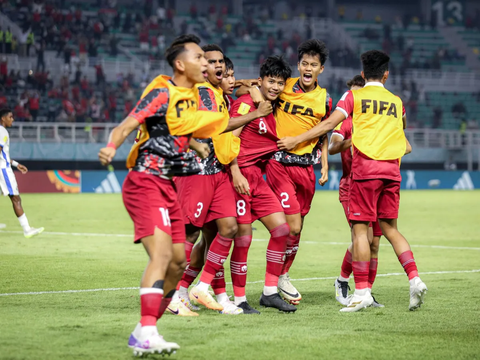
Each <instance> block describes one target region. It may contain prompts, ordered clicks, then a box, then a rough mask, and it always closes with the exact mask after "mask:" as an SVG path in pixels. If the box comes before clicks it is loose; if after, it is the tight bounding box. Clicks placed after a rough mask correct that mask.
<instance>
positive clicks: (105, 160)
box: [98, 147, 117, 166]
mask: <svg viewBox="0 0 480 360" xmlns="http://www.w3.org/2000/svg"><path fill="white" fill-rule="evenodd" d="M116 152H117V150H115V149H114V148H112V147H104V148H101V149H100V152H99V153H98V158H99V159H100V163H101V164H102V165H103V166H105V165H108V164H110V163H111V162H112V160H113V158H114V157H115V154H116Z"/></svg>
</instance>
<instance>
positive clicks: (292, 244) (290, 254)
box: [282, 234, 300, 275]
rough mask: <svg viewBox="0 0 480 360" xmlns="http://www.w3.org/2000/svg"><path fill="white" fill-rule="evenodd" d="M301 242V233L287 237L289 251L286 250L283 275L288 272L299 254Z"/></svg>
mask: <svg viewBox="0 0 480 360" xmlns="http://www.w3.org/2000/svg"><path fill="white" fill-rule="evenodd" d="M299 243H300V234H298V235H291V234H289V235H288V237H287V251H286V252H285V264H283V269H282V275H284V274H286V273H287V272H288V271H289V270H290V267H291V266H292V264H293V261H294V260H295V256H297V251H298V244H299Z"/></svg>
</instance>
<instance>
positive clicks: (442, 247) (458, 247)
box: [0, 230, 480, 251]
mask: <svg viewBox="0 0 480 360" xmlns="http://www.w3.org/2000/svg"><path fill="white" fill-rule="evenodd" d="M1 233H8V234H23V232H22V231H13V230H0V234H1ZM42 234H46V235H59V236H86V237H88V236H96V237H133V234H97V233H69V232H51V231H44V232H43V233H42ZM253 241H255V242H265V241H268V240H267V239H253ZM301 243H302V244H320V245H347V246H348V245H350V243H348V242H333V241H332V242H323V241H311V240H301ZM380 246H391V245H390V244H380ZM410 246H411V247H418V248H430V249H444V250H477V251H480V248H478V247H462V246H443V245H414V244H411V245H410Z"/></svg>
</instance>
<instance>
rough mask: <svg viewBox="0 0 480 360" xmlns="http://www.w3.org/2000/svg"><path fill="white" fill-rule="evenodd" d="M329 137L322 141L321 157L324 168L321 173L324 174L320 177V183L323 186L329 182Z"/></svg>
mask: <svg viewBox="0 0 480 360" xmlns="http://www.w3.org/2000/svg"><path fill="white" fill-rule="evenodd" d="M327 140H328V137H327V138H326V139H324V140H323V142H322V156H321V157H320V160H321V163H322V169H321V170H320V174H322V176H321V177H320V179H318V183H319V184H320V185H321V186H323V185H325V184H326V183H327V182H328V141H327Z"/></svg>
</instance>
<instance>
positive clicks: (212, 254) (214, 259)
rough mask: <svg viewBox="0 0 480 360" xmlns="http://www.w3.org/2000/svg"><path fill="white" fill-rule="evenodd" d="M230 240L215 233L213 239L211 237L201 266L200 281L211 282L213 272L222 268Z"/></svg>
mask: <svg viewBox="0 0 480 360" xmlns="http://www.w3.org/2000/svg"><path fill="white" fill-rule="evenodd" d="M232 241H233V239H229V238H226V237H223V236H222V235H220V234H217V236H216V237H215V239H213V242H212V244H211V245H210V249H209V250H208V253H207V261H206V262H205V266H204V267H203V273H202V276H201V277H200V281H201V282H204V283H207V284H211V283H212V280H213V278H214V277H215V274H216V273H217V272H218V271H219V270H220V269H221V268H223V263H224V262H225V260H227V257H228V254H229V253H230V247H231V246H232Z"/></svg>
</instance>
